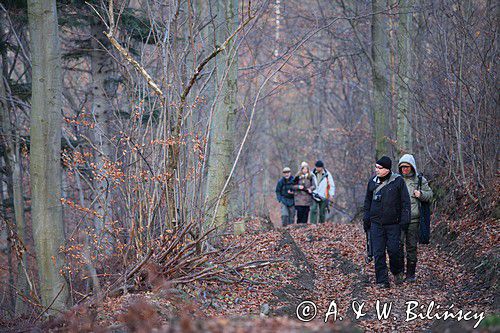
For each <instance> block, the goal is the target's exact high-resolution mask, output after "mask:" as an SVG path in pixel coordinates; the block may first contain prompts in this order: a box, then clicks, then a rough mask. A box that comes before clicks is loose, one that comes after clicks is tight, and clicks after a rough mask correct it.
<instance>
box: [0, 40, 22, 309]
mask: <svg viewBox="0 0 500 333" xmlns="http://www.w3.org/2000/svg"><path fill="white" fill-rule="evenodd" d="M0 40H3V38H0ZM6 60H7V57H6V54H5V52H4V50H2V52H1V55H0V71H1V72H0V118H1V125H2V133H1V134H2V136H3V147H4V152H5V153H4V158H5V168H6V170H7V173H9V176H8V179H9V183H10V185H9V186H8V193H9V197H10V198H9V200H10V199H12V204H13V207H14V215H13V217H14V218H13V220H14V222H15V226H16V229H17V230H16V232H17V236H18V238H19V239H20V240H21V241H23V242H24V243H26V232H25V229H26V222H25V217H24V200H23V187H22V169H21V156H20V153H19V149H20V147H19V136H17V135H16V133H15V132H14V130H13V128H12V124H11V120H10V112H9V110H10V107H9V102H8V98H7V90H6V73H7V67H6ZM23 264H24V267H26V266H27V257H26V253H24V252H23V253H21V258H19V261H18V271H17V284H16V288H17V290H18V292H19V293H21V294H24V295H28V294H29V287H28V282H27V279H26V275H25V273H24V269H23ZM25 310H26V308H25V303H24V302H23V298H22V297H21V296H18V297H16V304H15V311H16V313H17V314H21V313H24V311H25Z"/></svg>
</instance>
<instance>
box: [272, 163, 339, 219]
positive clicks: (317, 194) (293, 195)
mask: <svg viewBox="0 0 500 333" xmlns="http://www.w3.org/2000/svg"><path fill="white" fill-rule="evenodd" d="M314 166H315V168H314V169H313V170H312V171H311V170H310V168H309V164H308V163H307V162H302V163H301V164H300V169H299V172H298V173H297V174H296V175H295V176H292V170H291V169H290V168H289V167H285V168H283V177H282V178H280V180H279V181H278V184H277V185H276V198H277V199H278V202H279V203H280V204H281V223H282V225H283V226H284V227H286V226H287V225H290V224H293V223H294V221H295V212H297V223H301V224H305V223H307V220H308V218H309V213H311V223H313V224H316V223H318V222H319V223H323V222H325V216H326V211H327V209H328V204H329V202H330V200H331V198H332V197H333V196H334V195H335V183H334V181H333V177H332V174H331V173H330V172H329V171H328V170H327V169H326V168H325V164H324V163H323V161H320V160H319V161H317V162H316V163H315V165H314Z"/></svg>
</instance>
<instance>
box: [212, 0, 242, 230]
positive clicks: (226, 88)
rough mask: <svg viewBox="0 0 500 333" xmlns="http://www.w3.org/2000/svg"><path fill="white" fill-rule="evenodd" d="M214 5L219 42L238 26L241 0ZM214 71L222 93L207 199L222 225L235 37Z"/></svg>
mask: <svg viewBox="0 0 500 333" xmlns="http://www.w3.org/2000/svg"><path fill="white" fill-rule="evenodd" d="M215 7H216V8H215V12H214V15H216V21H217V24H216V25H215V26H216V27H217V30H216V43H217V44H218V45H220V44H221V43H223V42H224V41H225V40H226V39H227V38H228V37H229V35H230V34H231V33H232V32H233V31H234V30H236V28H237V26H238V0H217V1H215ZM215 74H216V75H215V77H216V82H217V87H219V89H220V95H219V97H218V100H217V101H216V105H215V109H214V114H213V117H212V124H211V130H210V155H209V160H208V175H207V189H206V201H207V204H208V207H209V212H210V213H209V214H208V216H209V221H210V222H211V221H212V219H214V218H215V224H216V225H219V226H220V225H222V224H223V223H225V222H226V221H227V217H228V208H229V191H228V189H226V191H225V193H223V194H222V196H220V197H219V195H220V193H221V191H222V189H223V187H224V184H225V182H226V180H227V177H228V176H229V173H230V171H231V166H232V163H233V150H234V144H233V141H234V135H235V133H234V131H235V128H234V120H235V116H236V94H237V91H238V87H237V80H238V54H237V50H234V41H232V42H231V43H229V45H228V46H227V48H226V49H225V50H224V52H223V53H221V54H219V55H218V56H217V59H216V71H215ZM219 200H220V201H219ZM218 201H219V202H218ZM216 207H217V209H216V210H215V208H216ZM214 210H215V211H214ZM212 214H215V216H214V215H212Z"/></svg>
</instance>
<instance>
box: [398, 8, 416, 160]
mask: <svg viewBox="0 0 500 333" xmlns="http://www.w3.org/2000/svg"><path fill="white" fill-rule="evenodd" d="M399 4H400V5H399V27H398V54H399V64H398V73H397V78H398V130H397V142H398V148H399V150H400V153H409V152H411V151H412V133H411V132H412V131H411V124H410V111H409V107H410V94H409V91H410V90H409V78H410V75H411V54H412V50H411V38H410V36H411V32H412V26H413V13H412V10H413V1H412V0H401V1H400V3H399Z"/></svg>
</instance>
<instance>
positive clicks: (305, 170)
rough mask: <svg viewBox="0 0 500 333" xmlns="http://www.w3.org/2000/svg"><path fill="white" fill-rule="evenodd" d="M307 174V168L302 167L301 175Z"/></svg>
mask: <svg viewBox="0 0 500 333" xmlns="http://www.w3.org/2000/svg"><path fill="white" fill-rule="evenodd" d="M308 172H309V168H308V167H303V168H302V173H303V174H304V175H305V174H307V173H308Z"/></svg>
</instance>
